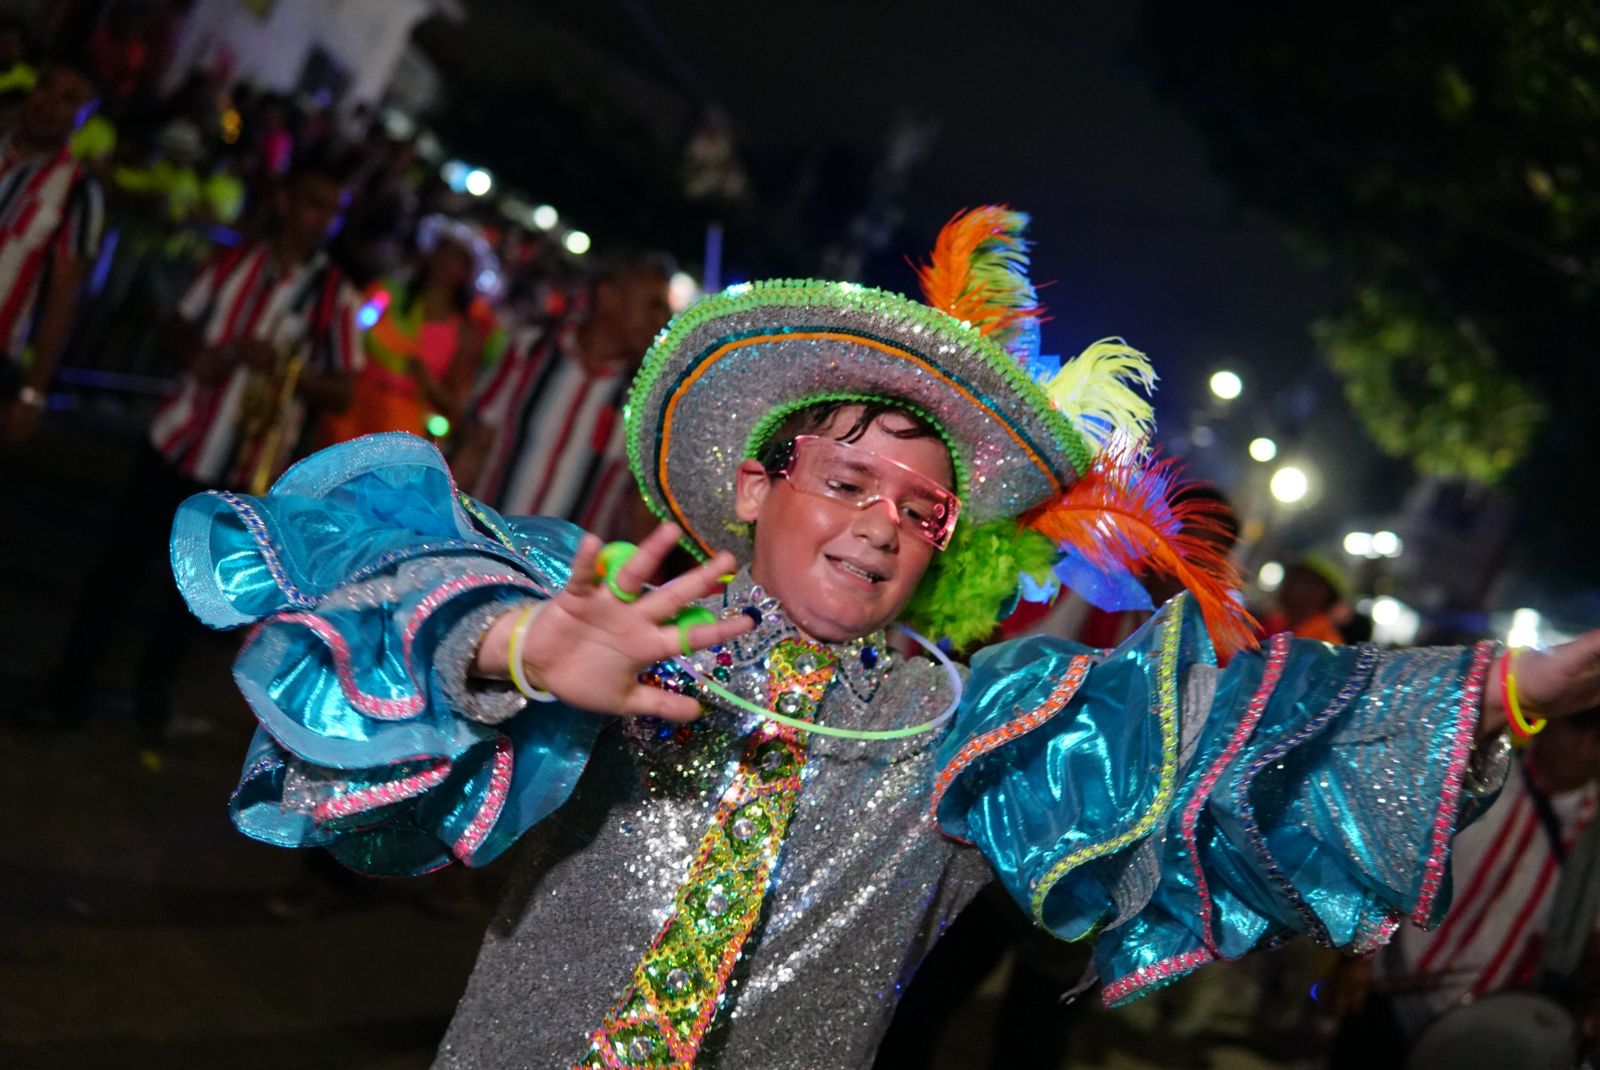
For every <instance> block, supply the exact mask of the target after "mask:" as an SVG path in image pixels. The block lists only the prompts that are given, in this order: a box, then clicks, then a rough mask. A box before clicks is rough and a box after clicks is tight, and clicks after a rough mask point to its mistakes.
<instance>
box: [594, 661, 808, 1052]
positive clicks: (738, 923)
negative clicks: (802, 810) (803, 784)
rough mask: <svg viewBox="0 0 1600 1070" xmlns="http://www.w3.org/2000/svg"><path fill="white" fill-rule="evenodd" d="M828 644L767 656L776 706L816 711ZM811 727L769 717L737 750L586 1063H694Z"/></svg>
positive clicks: (747, 928)
mask: <svg viewBox="0 0 1600 1070" xmlns="http://www.w3.org/2000/svg"><path fill="white" fill-rule="evenodd" d="M835 667H836V661H835V659H834V657H833V655H832V654H831V653H830V652H829V651H827V650H826V649H824V648H823V647H820V646H816V645H813V644H810V643H803V642H800V641H798V640H793V639H789V640H784V641H783V642H780V643H778V644H777V645H776V646H774V647H773V648H772V650H771V652H770V654H769V662H768V673H769V675H768V678H767V708H768V709H772V710H776V711H778V712H780V713H784V714H788V715H789V716H791V717H799V718H803V719H806V720H809V719H810V718H811V716H812V714H813V713H814V712H815V710H816V707H817V703H819V702H820V701H822V695H823V692H824V691H826V690H827V688H828V684H829V682H830V681H832V679H833V674H834V669H835ZM806 738H807V734H806V733H805V732H803V731H801V730H798V729H794V728H790V727H787V726H785V725H780V724H778V723H777V722H775V721H766V722H764V723H763V724H762V725H761V726H760V727H759V728H757V729H756V731H755V732H754V733H753V734H752V736H751V738H750V740H749V742H748V743H747V744H746V745H745V748H744V753H743V754H742V755H741V756H740V758H739V768H738V772H737V773H735V775H734V778H733V782H732V783H731V784H730V785H729V786H728V789H727V791H725V792H723V794H722V798H721V799H720V800H718V802H717V808H716V811H715V813H714V814H713V816H712V818H711V826H710V827H709V828H708V829H707V830H706V833H705V835H704V836H703V837H701V840H700V845H699V848H698V849H697V850H696V851H695V855H694V861H693V862H691V863H690V866H689V874H688V876H687V877H685V878H684V881H683V883H682V884H680V885H679V886H678V891H677V895H676V896H675V897H674V899H673V903H672V913H671V914H670V915H668V917H667V920H666V922H665V923H664V924H663V925H662V926H661V929H660V931H659V932H658V933H657V934H656V937H655V939H654V940H653V941H651V944H650V947H649V949H648V950H646V951H645V953H644V956H643V957H642V958H641V959H640V960H639V963H638V965H636V966H635V967H634V968H633V976H632V977H631V978H630V979H629V982H628V987H627V988H626V989H625V990H624V992H623V995H622V998H621V999H619V1000H618V1001H617V1003H616V1005H615V1006H614V1007H613V1008H612V1010H611V1012H610V1013H609V1014H607V1015H606V1017H605V1020H604V1021H603V1022H602V1023H601V1024H600V1027H599V1028H598V1029H596V1030H595V1031H594V1032H593V1033H592V1034H590V1036H589V1044H590V1047H589V1054H588V1055H587V1056H586V1057H585V1058H584V1059H582V1060H581V1061H580V1062H578V1063H577V1064H576V1066H577V1067H578V1068H580V1070H591V1068H595V1067H610V1068H616V1067H628V1068H642V1070H687V1068H689V1067H692V1066H693V1065H694V1060H695V1056H696V1055H697V1054H698V1052H699V1050H700V1043H701V1041H702V1040H703V1039H704V1038H705V1033H706V1029H707V1028H708V1027H709V1026H710V1025H711V1020H712V1018H713V1017H714V1016H715V1015H716V1012H717V1005H718V1001H719V999H720V998H721V995H722V991H723V988H724V987H725V986H726V985H727V983H728V975H729V974H731V973H732V972H733V965H734V963H735V962H737V961H738V958H739V951H740V949H741V948H742V947H743V946H744V942H745V940H746V939H747V938H748V937H749V935H750V932H751V930H752V929H753V928H754V927H755V923H756V920H757V919H758V918H759V917H760V915H761V904H762V901H763V900H764V899H765V897H766V893H767V886H768V883H769V882H770V880H771V878H772V871H773V868H774V866H775V865H776V864H777V861H778V851H779V850H780V848H781V847H782V846H783V837H784V834H785V833H786V832H787V831H788V828H789V819H790V817H792V816H793V814H794V808H795V804H796V802H797V801H798V800H799V797H800V772H801V770H802V769H804V768H805V764H806Z"/></svg>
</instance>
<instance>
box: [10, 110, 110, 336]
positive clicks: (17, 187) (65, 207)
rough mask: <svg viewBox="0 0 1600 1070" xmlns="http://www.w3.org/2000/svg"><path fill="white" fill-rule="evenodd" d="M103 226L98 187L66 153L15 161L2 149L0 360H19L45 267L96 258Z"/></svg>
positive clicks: (15, 157)
mask: <svg viewBox="0 0 1600 1070" xmlns="http://www.w3.org/2000/svg"><path fill="white" fill-rule="evenodd" d="M104 226H105V202H104V200H103V198H102V195H101V192H100V184H99V183H97V182H96V181H95V180H94V179H93V178H92V177H90V175H89V173H88V171H86V170H85V169H84V167H83V165H82V164H81V163H79V162H78V161H77V160H75V159H73V158H72V154H71V152H70V150H69V149H67V148H66V147H63V148H62V149H61V151H60V152H58V153H55V154H54V155H49V156H37V155H36V156H21V155H18V154H17V152H16V151H15V149H14V148H13V146H12V143H11V141H10V139H7V140H6V141H5V142H3V143H0V356H4V357H10V358H11V359H13V360H15V359H17V358H19V357H20V356H21V355H22V352H23V349H24V347H25V346H26V345H27V344H28V335H29V334H30V333H31V332H32V330H33V324H34V319H35V316H36V313H37V308H38V304H39V285H40V283H41V282H42V281H43V279H44V277H45V276H46V275H47V274H48V273H49V270H50V265H51V264H52V263H54V262H56V261H60V260H68V259H72V258H81V259H84V260H91V259H93V258H94V257H96V256H98V255H99V253H100V236H101V231H102V230H103V228H104Z"/></svg>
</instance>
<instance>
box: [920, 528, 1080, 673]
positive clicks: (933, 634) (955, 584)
mask: <svg viewBox="0 0 1600 1070" xmlns="http://www.w3.org/2000/svg"><path fill="white" fill-rule="evenodd" d="M1056 556H1057V550H1056V547H1055V544H1054V543H1052V542H1051V541H1050V540H1049V539H1047V538H1045V537H1044V536H1043V535H1041V534H1039V533H1038V532H1037V531H1034V530H1033V529H1032V528H1026V527H1021V526H1019V525H1018V523H1017V522H1016V521H1015V520H995V521H991V522H990V523H988V524H980V525H978V526H976V527H974V526H969V525H965V524H958V525H957V526H956V531H955V535H954V536H953V537H952V538H951V540H950V545H949V546H948V547H947V548H946V549H945V551H944V552H943V553H941V554H939V555H938V556H937V557H936V558H935V559H934V561H933V563H932V564H931V565H930V566H929V567H928V572H927V574H926V575H925V576H923V577H922V582H921V583H919V584H918V585H917V590H916V593H915V594H914V595H912V596H911V602H910V604H909V605H907V606H906V618H907V619H908V620H909V621H910V622H911V626H912V627H913V628H916V629H917V630H918V631H919V632H922V633H923V634H924V635H927V636H929V637H930V638H933V639H949V640H950V643H951V645H952V646H953V647H954V648H955V649H957V650H961V649H963V648H965V647H969V646H971V645H972V644H973V643H976V642H978V641H980V640H982V639H985V638H987V637H988V636H989V634H990V633H991V632H993V631H994V628H995V625H996V624H998V623H999V621H1000V610H1001V609H1002V608H1003V607H1004V606H1005V605H1006V603H1008V602H1009V601H1011V598H1012V596H1013V595H1015V594H1016V591H1017V585H1018V584H1019V583H1020V582H1021V579H1022V576H1023V575H1025V574H1026V575H1028V576H1031V577H1032V578H1033V579H1035V580H1037V581H1038V582H1040V583H1044V582H1045V581H1046V580H1047V579H1048V578H1049V576H1050V569H1051V567H1052V566H1053V565H1054V564H1055V560H1056Z"/></svg>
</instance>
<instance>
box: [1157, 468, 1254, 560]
mask: <svg viewBox="0 0 1600 1070" xmlns="http://www.w3.org/2000/svg"><path fill="white" fill-rule="evenodd" d="M1184 502H1207V503H1209V507H1207V508H1206V509H1205V513H1204V524H1203V527H1204V529H1205V533H1206V534H1210V535H1214V536H1215V537H1216V539H1217V540H1218V541H1219V542H1220V543H1221V544H1223V545H1225V546H1226V547H1227V548H1228V549H1230V550H1231V549H1233V547H1234V545H1235V544H1236V543H1238V541H1239V517H1238V516H1237V515H1236V514H1235V513H1234V511H1233V503H1232V502H1230V501H1229V500H1228V496H1227V495H1226V494H1224V493H1222V491H1220V490H1218V489H1217V488H1216V487H1215V486H1213V485H1212V484H1210V483H1190V484H1188V485H1187V486H1184V487H1182V488H1181V489H1180V490H1179V491H1178V493H1176V494H1174V495H1173V496H1172V504H1173V505H1181V504H1183V503H1184Z"/></svg>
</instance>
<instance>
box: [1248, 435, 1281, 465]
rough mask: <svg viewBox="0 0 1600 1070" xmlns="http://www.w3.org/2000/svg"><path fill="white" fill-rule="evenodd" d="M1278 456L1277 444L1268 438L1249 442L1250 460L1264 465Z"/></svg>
mask: <svg viewBox="0 0 1600 1070" xmlns="http://www.w3.org/2000/svg"><path fill="white" fill-rule="evenodd" d="M1277 455H1278V444H1277V443H1276V442H1274V441H1272V439H1270V438H1253V439H1251V440H1250V459H1251V460H1253V461H1260V462H1261V463H1262V464H1266V463H1267V462H1268V461H1270V460H1272V459H1273V458H1274V457H1276V456H1277Z"/></svg>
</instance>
